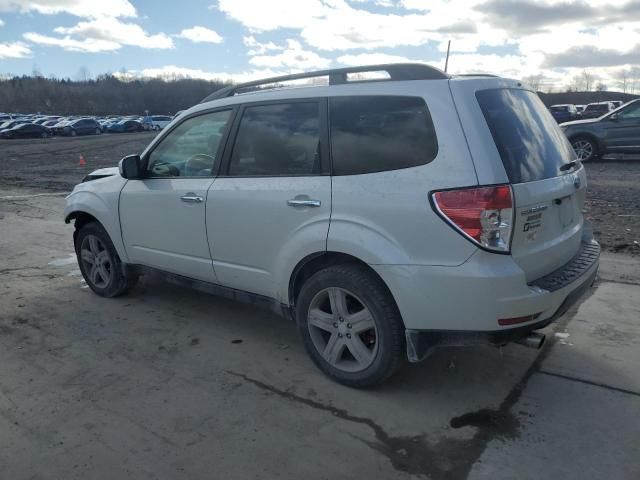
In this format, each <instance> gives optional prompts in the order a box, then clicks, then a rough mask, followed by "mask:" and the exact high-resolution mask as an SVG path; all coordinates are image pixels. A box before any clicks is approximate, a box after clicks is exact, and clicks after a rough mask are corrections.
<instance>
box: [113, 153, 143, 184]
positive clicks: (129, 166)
mask: <svg viewBox="0 0 640 480" xmlns="http://www.w3.org/2000/svg"><path fill="white" fill-rule="evenodd" d="M140 163H141V162H140V155H127V156H126V157H124V158H123V159H122V160H120V163H119V164H118V168H119V169H120V175H121V176H122V177H123V178H127V179H129V180H136V179H139V178H141V175H140V174H141V169H140Z"/></svg>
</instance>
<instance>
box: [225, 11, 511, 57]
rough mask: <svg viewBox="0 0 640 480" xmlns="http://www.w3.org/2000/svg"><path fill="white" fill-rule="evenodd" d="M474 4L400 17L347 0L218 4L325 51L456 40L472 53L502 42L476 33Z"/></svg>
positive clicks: (255, 26) (492, 33)
mask: <svg viewBox="0 0 640 480" xmlns="http://www.w3.org/2000/svg"><path fill="white" fill-rule="evenodd" d="M413 1H414V2H415V0H413ZM474 3H477V1H476V0H473V2H469V1H466V2H462V1H460V2H458V1H456V5H455V8H454V6H452V4H451V3H449V2H448V1H446V0H434V1H433V2H428V3H427V2H422V3H421V4H419V5H418V4H416V5H412V6H411V8H412V11H411V12H408V11H404V12H402V14H397V13H394V14H391V13H388V14H381V13H373V12H370V11H368V10H365V9H363V8H361V6H362V5H365V2H360V3H356V7H355V8H354V6H352V5H350V4H349V3H348V2H346V1H345V0H326V1H323V0H280V1H277V2H275V1H272V2H260V3H256V2H254V1H252V0H220V1H219V3H218V6H219V9H220V10H221V11H222V12H224V13H226V14H227V15H228V16H229V17H230V18H232V19H234V20H236V21H238V22H240V23H242V24H243V25H244V26H245V27H247V28H248V29H249V30H251V31H273V30H278V29H284V28H289V29H296V30H299V31H300V36H301V38H302V39H303V40H305V42H306V43H308V44H309V45H310V46H312V47H315V48H318V49H321V50H327V51H332V50H348V49H366V50H373V49H376V48H382V47H396V46H419V45H424V44H426V43H428V42H430V41H435V42H444V41H445V40H447V39H454V40H457V41H455V42H454V44H455V45H459V48H460V49H461V50H466V51H473V50H475V48H477V46H478V45H501V44H502V43H504V42H505V41H506V40H507V39H508V36H507V35H506V33H505V32H501V31H497V30H490V29H488V28H485V29H482V31H478V25H477V20H478V19H479V18H480V17H481V14H480V13H479V12H474V11H473V10H469V9H467V8H466V5H467V4H469V5H471V4H474ZM458 5H459V6H458ZM418 7H420V8H418ZM416 11H417V13H416ZM463 41H464V43H463Z"/></svg>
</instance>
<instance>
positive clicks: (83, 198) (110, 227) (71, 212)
mask: <svg viewBox="0 0 640 480" xmlns="http://www.w3.org/2000/svg"><path fill="white" fill-rule="evenodd" d="M115 195H116V194H114V195H113V196H115ZM112 200H113V199H111V198H106V199H105V198H102V197H101V196H100V195H97V194H96V193H95V192H89V191H81V192H77V193H72V194H71V195H70V196H69V197H68V198H67V206H66V208H65V212H64V221H65V223H67V224H68V223H71V221H72V220H75V227H76V231H77V230H78V229H79V228H82V226H83V225H86V224H87V223H88V222H94V221H95V222H97V223H99V224H100V225H101V226H102V228H104V229H105V231H106V232H107V234H108V235H109V238H110V239H111V243H113V246H114V248H115V249H116V251H117V252H118V255H119V256H120V259H121V260H122V262H124V263H127V262H128V261H129V257H128V255H127V252H126V250H125V248H124V243H123V241H122V233H121V231H120V218H119V214H118V203H117V197H116V199H115V201H112ZM74 241H75V233H74Z"/></svg>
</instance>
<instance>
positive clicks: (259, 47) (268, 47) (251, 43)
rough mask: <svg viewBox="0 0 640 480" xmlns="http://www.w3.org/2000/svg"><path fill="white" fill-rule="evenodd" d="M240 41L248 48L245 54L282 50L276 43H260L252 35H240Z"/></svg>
mask: <svg viewBox="0 0 640 480" xmlns="http://www.w3.org/2000/svg"><path fill="white" fill-rule="evenodd" d="M242 42H243V43H244V45H245V46H246V47H249V48H250V50H249V51H248V52H247V55H250V56H254V55H263V54H265V53H266V52H270V51H277V50H284V47H282V46H279V45H276V44H275V43H273V42H265V43H261V42H259V41H258V40H256V38H255V37H254V36H253V35H249V36H248V37H242Z"/></svg>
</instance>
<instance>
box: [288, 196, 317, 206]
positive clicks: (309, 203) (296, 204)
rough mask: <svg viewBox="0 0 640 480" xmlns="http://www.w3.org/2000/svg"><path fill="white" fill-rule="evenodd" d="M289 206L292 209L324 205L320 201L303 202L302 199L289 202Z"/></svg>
mask: <svg viewBox="0 0 640 480" xmlns="http://www.w3.org/2000/svg"><path fill="white" fill-rule="evenodd" d="M287 205H289V206H290V207H319V206H320V205H322V202H320V200H302V199H297V198H294V199H291V200H287Z"/></svg>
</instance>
